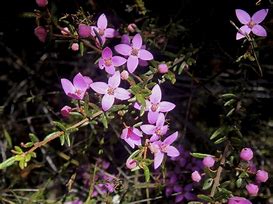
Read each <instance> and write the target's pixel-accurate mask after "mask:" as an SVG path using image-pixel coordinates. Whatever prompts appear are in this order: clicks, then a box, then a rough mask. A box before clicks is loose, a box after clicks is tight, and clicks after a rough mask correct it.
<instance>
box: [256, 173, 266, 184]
mask: <svg viewBox="0 0 273 204" xmlns="http://www.w3.org/2000/svg"><path fill="white" fill-rule="evenodd" d="M267 180H268V173H267V171H264V170H258V171H257V173H256V181H257V182H266V181H267Z"/></svg>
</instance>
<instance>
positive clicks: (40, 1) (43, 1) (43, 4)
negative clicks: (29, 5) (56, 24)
mask: <svg viewBox="0 0 273 204" xmlns="http://www.w3.org/2000/svg"><path fill="white" fill-rule="evenodd" d="M36 4H37V5H38V6H39V7H46V5H47V4H48V1H47V0H36Z"/></svg>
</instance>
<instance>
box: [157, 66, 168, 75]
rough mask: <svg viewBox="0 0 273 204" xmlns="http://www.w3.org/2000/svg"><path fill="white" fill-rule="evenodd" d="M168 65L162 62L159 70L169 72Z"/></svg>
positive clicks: (162, 72)
mask: <svg viewBox="0 0 273 204" xmlns="http://www.w3.org/2000/svg"><path fill="white" fill-rule="evenodd" d="M168 69H169V68H168V66H167V65H166V64H160V65H158V71H159V73H161V74H164V73H167V72H168Z"/></svg>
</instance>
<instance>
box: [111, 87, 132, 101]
mask: <svg viewBox="0 0 273 204" xmlns="http://www.w3.org/2000/svg"><path fill="white" fill-rule="evenodd" d="M114 96H115V98H117V99H119V100H128V99H129V98H130V97H131V94H130V92H129V91H127V90H126V89H123V88H116V89H115V93H114Z"/></svg>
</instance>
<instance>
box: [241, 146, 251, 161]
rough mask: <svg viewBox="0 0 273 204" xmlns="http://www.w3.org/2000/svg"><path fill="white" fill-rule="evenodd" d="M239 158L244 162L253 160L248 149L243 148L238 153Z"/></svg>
mask: <svg viewBox="0 0 273 204" xmlns="http://www.w3.org/2000/svg"><path fill="white" fill-rule="evenodd" d="M240 158H241V159H242V160H244V161H250V160H251V159H252V158H253V152H252V150H251V149H250V148H243V149H242V150H241V152H240Z"/></svg>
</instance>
